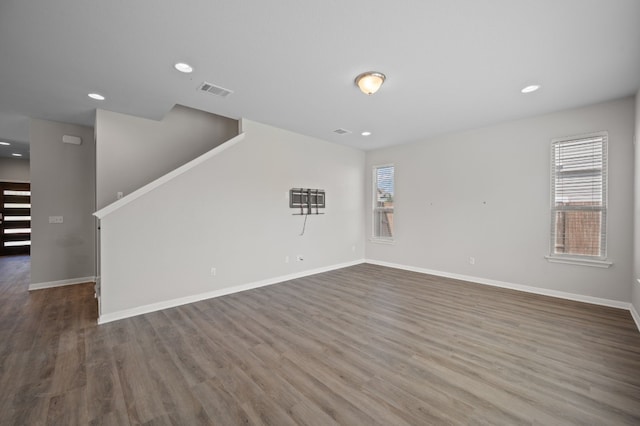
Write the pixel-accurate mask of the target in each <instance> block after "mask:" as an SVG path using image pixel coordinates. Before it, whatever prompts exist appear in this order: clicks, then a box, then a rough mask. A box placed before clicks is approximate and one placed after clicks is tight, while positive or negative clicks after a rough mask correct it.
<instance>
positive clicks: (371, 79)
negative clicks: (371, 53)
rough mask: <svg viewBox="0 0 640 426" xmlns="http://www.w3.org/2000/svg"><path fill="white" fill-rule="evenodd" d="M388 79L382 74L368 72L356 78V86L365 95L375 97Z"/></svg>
mask: <svg viewBox="0 0 640 426" xmlns="http://www.w3.org/2000/svg"><path fill="white" fill-rule="evenodd" d="M386 78H387V77H386V76H385V75H384V74H382V73H381V72H377V71H367V72H363V73H362V74H360V75H359V76H357V77H356V86H358V87H359V88H360V90H362V93H364V94H365V95H373V94H374V93H376V92H377V91H378V89H380V86H382V83H384V81H385V79H386Z"/></svg>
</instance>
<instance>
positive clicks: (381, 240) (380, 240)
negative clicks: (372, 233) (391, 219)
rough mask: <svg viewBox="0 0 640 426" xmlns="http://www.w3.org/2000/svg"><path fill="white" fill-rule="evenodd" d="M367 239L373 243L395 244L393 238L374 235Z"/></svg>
mask: <svg viewBox="0 0 640 426" xmlns="http://www.w3.org/2000/svg"><path fill="white" fill-rule="evenodd" d="M369 241H370V242H372V243H375V244H387V245H390V246H395V245H396V240H394V239H393V238H375V237H371V238H369Z"/></svg>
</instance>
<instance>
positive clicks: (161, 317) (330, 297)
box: [0, 257, 640, 426]
mask: <svg viewBox="0 0 640 426" xmlns="http://www.w3.org/2000/svg"><path fill="white" fill-rule="evenodd" d="M605 284H606V283H603V285H605ZM27 285H28V258H25V257H7V258H2V259H0V303H1V304H0V344H1V346H0V362H1V369H0V374H1V376H0V424H1V425H14V424H15V425H40V424H52V425H75V424H82V425H85V424H92V425H93V424H109V425H128V424H144V425H168V424H179V425H209V424H217V425H233V424H271V425H289V424H311V425H323V426H324V425H335V424H342V425H374V424H380V425H394V426H395V425H406V424H411V425H440V424H455V425H459V424H460V425H467V424H474V425H476V424H487V425H489V424H490V425H518V424H525V425H528V424H540V425H564V424H572V425H591V424H593V425H617V424H630V425H631V424H635V425H638V424H640V333H639V332H638V330H637V329H636V327H635V324H634V323H633V321H632V319H631V316H630V314H629V312H627V311H623V310H617V309H611V308H605V307H599V306H593V305H587V304H581V303H576V302H570V301H563V300H558V299H553V298H548V297H542V296H536V295H531V294H526V293H519V292H515V291H510V290H504V289H497V288H491V287H486V286H482V285H477V284H470V283H465V282H461V281H456V280H450V279H443V278H437V277H433V276H427V275H422V274H417V273H411V272H406V271H400V270H395V269H389V268H384V267H379V266H373V265H359V266H354V267H351V268H346V269H342V270H338V271H333V272H328V273H324V274H320V275H315V276H312V277H308V278H303V279H298V280H294V281H290V282H287V283H282V284H278V285H273V286H269V287H264V288H261V289H256V290H252V291H247V292H243V293H238V294H234V295H230V296H225V297H220V298H217V299H211V300H206V301H202V302H198V303H194V304H190V305H185V306H181V307H178V308H174V309H167V310H164V311H161V312H155V313H151V314H147V315H142V316H138V317H135V318H130V319H125V320H121V321H117V322H114V323H110V324H105V325H101V326H97V325H96V315H97V312H96V304H95V300H94V299H93V289H92V285H91V284H86V285H77V286H70V287H62V288H56V289H49V290H39V291H35V292H32V293H31V294H29V293H28V292H27ZM149 285H150V287H152V285H153V283H149Z"/></svg>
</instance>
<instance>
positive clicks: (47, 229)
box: [29, 120, 96, 284]
mask: <svg viewBox="0 0 640 426" xmlns="http://www.w3.org/2000/svg"><path fill="white" fill-rule="evenodd" d="M63 135H72V136H80V137H81V138H82V144H81V145H69V144H65V143H62V136H63ZM29 139H30V144H31V204H32V208H31V217H32V220H31V228H32V234H31V235H32V238H31V282H32V283H33V284H42V283H51V282H54V281H63V280H75V279H80V278H86V277H93V276H95V244H96V243H95V232H96V220H95V218H94V217H93V216H92V213H93V211H94V206H95V143H94V134H93V128H91V127H83V126H76V125H72V124H65V123H56V122H52V121H44V120H31V122H30V126H29ZM49 216H62V217H63V220H64V223H61V224H50V223H49Z"/></svg>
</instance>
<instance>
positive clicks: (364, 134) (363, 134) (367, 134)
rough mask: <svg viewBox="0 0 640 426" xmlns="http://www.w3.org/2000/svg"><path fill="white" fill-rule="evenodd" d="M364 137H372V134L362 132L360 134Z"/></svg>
mask: <svg viewBox="0 0 640 426" xmlns="http://www.w3.org/2000/svg"><path fill="white" fill-rule="evenodd" d="M360 134H361V135H362V136H371V132H362V133H360Z"/></svg>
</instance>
